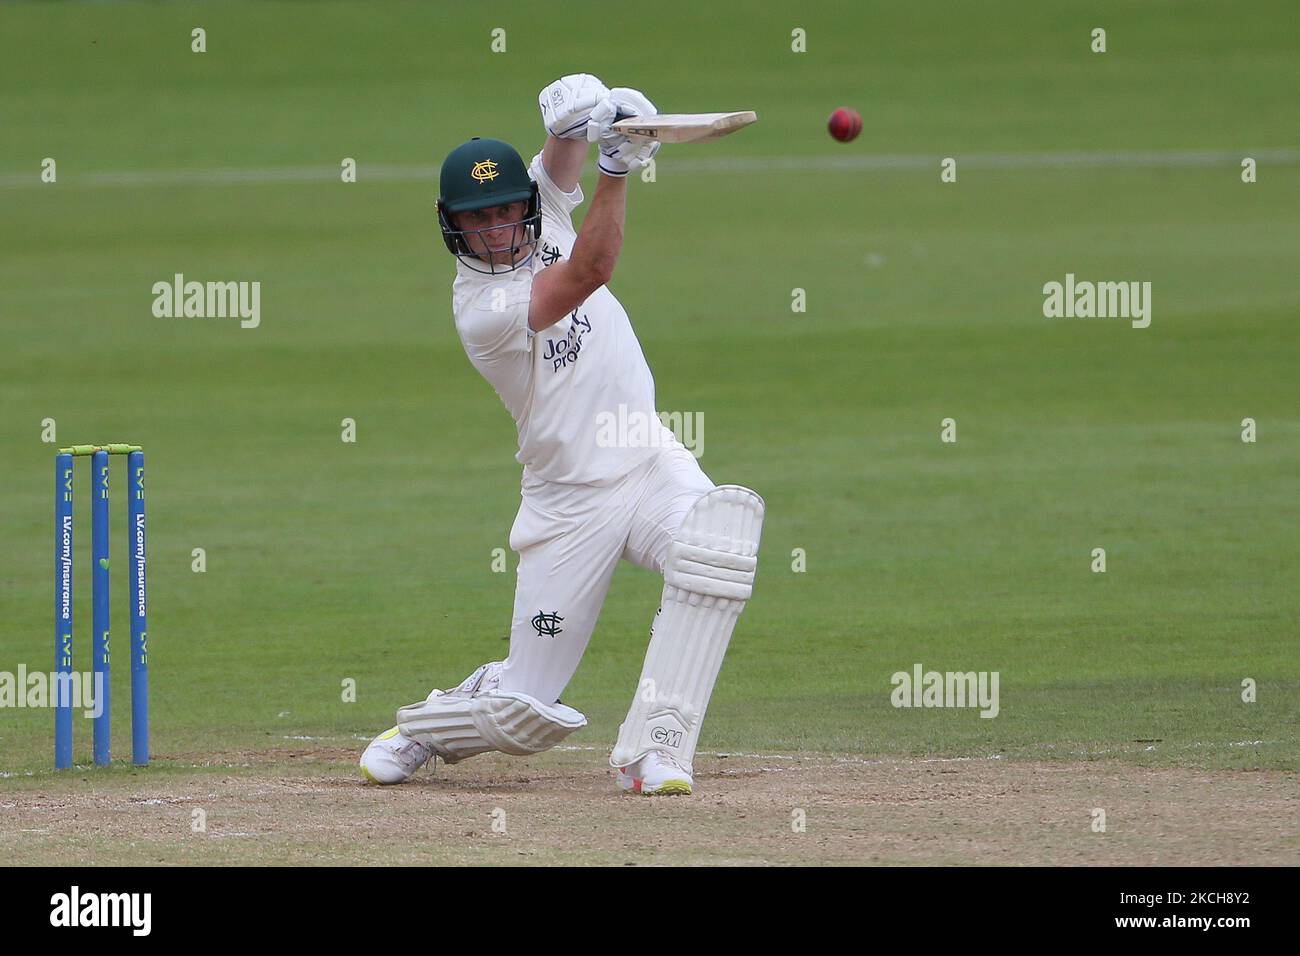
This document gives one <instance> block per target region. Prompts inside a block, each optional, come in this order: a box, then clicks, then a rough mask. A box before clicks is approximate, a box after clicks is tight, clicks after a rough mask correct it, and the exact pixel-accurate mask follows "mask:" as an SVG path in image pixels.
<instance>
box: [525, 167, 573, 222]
mask: <svg viewBox="0 0 1300 956" xmlns="http://www.w3.org/2000/svg"><path fill="white" fill-rule="evenodd" d="M528 175H529V177H530V178H532V180H533V181H534V182H536V183H537V192H538V196H539V197H540V199H541V204H542V215H543V217H544V218H545V219H546V220H547V222H548V223H551V224H553V225H554V226H555V228H557V229H560V230H563V231H565V232H568V233H574V232H575V230H574V228H573V210H575V209H577V208H578V207H579V206H581V205H582V200H583V195H582V185H581V184H580V183H579V184H576V185H575V186H574V187H573V192H570V193H566V192H564V190H562V189H560V187H559V186H557V185H555V183H554V182H553V181H552V180H551V177H550V176H549V175H548V174H547V172H546V167H545V166H544V165H543V164H542V154H541V153H538V154H537V155H536V156H534V157H533V161H532V163H531V164H530V165H529V167H528ZM544 232H545V230H543V233H544Z"/></svg>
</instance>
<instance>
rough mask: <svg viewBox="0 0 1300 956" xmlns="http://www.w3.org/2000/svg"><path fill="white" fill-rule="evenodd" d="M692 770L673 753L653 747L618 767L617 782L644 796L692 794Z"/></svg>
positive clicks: (623, 788) (631, 791)
mask: <svg viewBox="0 0 1300 956" xmlns="http://www.w3.org/2000/svg"><path fill="white" fill-rule="evenodd" d="M691 783H692V781H691V773H690V771H689V770H687V769H686V768H685V767H683V766H682V765H681V764H680V763H678V762H677V760H676V758H674V757H673V756H671V755H670V754H666V753H661V752H660V751H658V750H652V751H650V752H649V753H648V754H646V755H645V756H644V757H642V758H641V759H640V760H638V761H637V762H636V763H633V764H628V765H627V766H626V767H619V768H618V785H619V788H620V789H622V790H626V791H627V792H629V793H640V794H644V795H645V796H655V795H663V796H670V795H685V796H690V793H691Z"/></svg>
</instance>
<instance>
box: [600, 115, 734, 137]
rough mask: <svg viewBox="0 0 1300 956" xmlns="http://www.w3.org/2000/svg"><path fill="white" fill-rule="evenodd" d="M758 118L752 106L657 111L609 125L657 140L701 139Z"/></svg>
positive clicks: (625, 131) (625, 134) (618, 129)
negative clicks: (716, 110) (707, 110)
mask: <svg viewBox="0 0 1300 956" xmlns="http://www.w3.org/2000/svg"><path fill="white" fill-rule="evenodd" d="M756 122H758V114H757V113H755V112H754V111H753V110H741V111H740V112H738V113H661V114H659V115H658V116H631V117H628V118H627V119H623V120H619V121H618V122H617V123H615V124H614V125H613V129H614V131H615V132H618V133H622V134H623V135H624V136H629V137H635V138H638V139H657V140H659V142H661V143H704V142H707V141H708V140H711V139H718V138H719V137H721V136H727V135H728V134H730V133H734V132H735V131H736V130H738V129H743V128H744V127H746V126H748V125H749V124H750V123H756Z"/></svg>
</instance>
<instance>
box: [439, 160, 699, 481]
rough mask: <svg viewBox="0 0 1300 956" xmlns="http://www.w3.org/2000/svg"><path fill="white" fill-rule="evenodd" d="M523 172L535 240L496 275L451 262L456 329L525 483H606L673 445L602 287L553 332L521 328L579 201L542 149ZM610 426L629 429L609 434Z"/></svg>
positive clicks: (639, 360) (637, 349) (617, 308)
mask: <svg viewBox="0 0 1300 956" xmlns="http://www.w3.org/2000/svg"><path fill="white" fill-rule="evenodd" d="M528 175H529V176H530V177H531V178H532V179H533V180H534V181H536V183H537V186H538V192H539V193H540V198H541V210H542V236H541V241H540V242H539V243H538V245H537V249H536V250H535V251H534V252H533V255H532V258H531V259H530V260H529V261H528V262H526V263H524V264H523V265H520V266H518V267H517V268H515V270H514V271H513V272H507V273H504V274H502V275H495V276H492V275H484V274H482V273H479V272H475V271H474V270H473V269H471V268H469V266H467V265H465V264H464V263H463V262H461V261H460V260H459V259H458V260H456V281H455V283H454V284H453V286H452V311H453V313H454V314H455V319H456V332H457V334H459V336H460V340H461V344H463V345H464V346H465V353H466V354H467V355H468V356H469V360H470V361H471V362H472V363H473V364H474V367H475V368H477V369H478V370H479V372H480V373H481V374H482V375H483V377H484V378H486V379H487V380H488V382H490V383H491V385H492V387H493V388H494V389H496V392H497V394H498V395H499V396H501V401H502V402H504V403H505V406H506V408H507V409H509V411H510V414H511V416H512V417H513V418H514V420H515V427H516V429H517V430H518V433H519V453H518V454H517V455H515V458H516V459H517V460H518V461H519V462H520V463H521V464H522V465H523V466H524V474H523V479H524V483H525V484H528V483H529V480H530V479H540V480H542V481H553V482H565V483H573V484H604V483H607V482H610V481H613V480H615V479H617V478H620V477H622V476H623V475H626V474H627V473H628V472H630V471H631V470H632V469H633V468H635V467H636V466H637V465H639V464H641V463H642V462H643V461H645V460H646V459H647V458H648V457H649V456H650V455H652V454H654V452H655V450H656V447H658V446H667V445H672V444H675V439H674V437H673V434H672V432H671V431H669V430H668V429H667V428H666V427H664V425H663V423H662V422H661V421H660V420H659V418H658V415H657V414H656V412H655V383H654V376H653V375H651V374H650V367H649V366H648V365H647V364H646V360H645V355H644V354H643V353H642V351H641V343H640V342H638V341H637V338H636V333H634V332H633V331H632V323H631V322H630V321H629V320H628V317H627V313H626V312H625V311H624V310H623V306H622V305H620V304H619V301H618V299H616V298H614V294H613V293H612V292H610V291H609V288H608V287H606V286H601V287H600V288H599V289H597V290H596V291H595V292H593V293H592V294H591V295H590V296H588V297H587V299H586V301H585V302H583V303H582V304H581V305H580V306H578V307H577V308H576V309H574V310H573V312H572V313H571V314H570V315H568V316H566V317H565V318H563V319H561V320H560V321H559V322H556V323H555V324H554V325H552V326H551V327H550V328H547V329H543V330H542V331H541V332H536V333H534V332H533V331H532V330H531V329H529V328H528V302H529V298H530V297H531V295H532V287H533V276H534V275H536V274H537V273H538V272H540V271H541V270H543V269H545V268H547V266H549V265H552V264H554V263H555V262H557V261H559V260H561V259H567V258H568V257H569V254H570V253H571V252H572V251H573V243H574V241H575V240H576V239H577V233H576V232H575V231H574V228H573V220H572V213H573V210H574V209H576V208H577V207H578V206H580V205H581V204H582V199H583V195H582V187H581V186H575V187H574V190H573V192H571V193H564V192H562V191H561V190H560V188H559V187H558V186H556V185H555V183H553V182H552V181H551V178H550V176H548V175H547V174H546V169H545V168H544V167H543V166H542V154H541V153H538V154H537V155H536V156H534V157H533V161H532V163H531V164H530V165H529V169H528ZM620 406H622V408H621V409H620ZM611 416H612V418H611ZM611 420H612V421H615V422H619V423H624V424H625V423H628V422H631V423H633V426H634V427H631V428H627V427H622V428H615V429H612V430H611V428H610V423H611ZM636 426H639V427H636ZM647 436H648V437H647ZM611 437H612V438H613V439H614V440H612V441H611Z"/></svg>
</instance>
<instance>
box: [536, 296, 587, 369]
mask: <svg viewBox="0 0 1300 956" xmlns="http://www.w3.org/2000/svg"><path fill="white" fill-rule="evenodd" d="M590 331H591V320H590V319H588V318H587V316H586V314H585V313H584V314H583V315H582V316H581V317H579V315H578V310H577V309H574V310H573V312H572V313H570V315H569V331H568V333H567V334H565V336H564V338H562V339H547V340H546V352H545V354H544V355H543V356H542V358H543V359H544V360H545V361H547V362H550V363H551V371H552V372H558V371H559V370H560V369H562V368H567V367H568V366H569V365H572V364H573V363H574V362H576V361H578V353H579V352H581V351H582V337H583V336H584V335H586V334H587V333H588V332H590Z"/></svg>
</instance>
